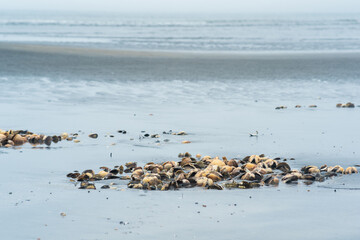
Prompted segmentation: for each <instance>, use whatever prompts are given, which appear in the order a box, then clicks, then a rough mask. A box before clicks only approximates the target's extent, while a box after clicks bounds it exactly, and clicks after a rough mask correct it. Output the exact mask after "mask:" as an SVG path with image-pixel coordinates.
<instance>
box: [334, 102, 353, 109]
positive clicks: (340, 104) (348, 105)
mask: <svg viewBox="0 0 360 240" xmlns="http://www.w3.org/2000/svg"><path fill="white" fill-rule="evenodd" d="M336 107H337V108H354V107H355V104H354V103H352V102H348V103H338V104H336Z"/></svg>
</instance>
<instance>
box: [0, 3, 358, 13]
mask: <svg viewBox="0 0 360 240" xmlns="http://www.w3.org/2000/svg"><path fill="white" fill-rule="evenodd" d="M0 9H2V10H7V9H18V10H76V11H115V12H154V13H156V12H168V13H176V12H179V13H181V12H205V13H216V12H219V13H224V12H229V13H230V12H231V13H234V12H235V13H236V12H242V13H243V12H249V13H252V12H258V13H266V12H268V13H286V12H310V13H311V12H325V13H326V12H345V13H346V12H360V0H0Z"/></svg>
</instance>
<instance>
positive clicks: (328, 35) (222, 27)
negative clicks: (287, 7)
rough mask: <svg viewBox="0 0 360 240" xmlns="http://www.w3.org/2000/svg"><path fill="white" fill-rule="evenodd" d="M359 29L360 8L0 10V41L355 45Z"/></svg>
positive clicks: (157, 46)
mask: <svg viewBox="0 0 360 240" xmlns="http://www.w3.org/2000/svg"><path fill="white" fill-rule="evenodd" d="M359 32H360V17H359V15H358V14H318V15H316V14H283V15H276V14H272V15H259V14H258V15H251V14H238V15H236V14H230V15H219V14H214V15H204V14H203V15H201V14H200V15H196V14H192V15H172V16H169V15H165V14H162V15H161V14H153V15H151V14H144V15H139V14H137V15H136V14H133V15H129V14H121V13H118V14H116V13H76V12H74V13H69V12H47V13H43V12H32V13H29V12H19V11H18V12H16V11H13V12H11V11H10V12H4V11H3V12H1V14H0V41H10V42H13V41H15V42H34V43H48V44H65V45H66V44H68V45H79V46H95V47H109V48H120V49H151V50H188V51H194V50H196V51H336V50H343V51H344V50H346V51H351V50H359V49H360V35H359Z"/></svg>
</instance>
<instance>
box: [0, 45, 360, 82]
mask: <svg viewBox="0 0 360 240" xmlns="http://www.w3.org/2000/svg"><path fill="white" fill-rule="evenodd" d="M0 54H1V55H2V59H1V60H0V71H1V72H2V77H8V76H10V77H36V78H37V77H49V78H52V79H54V78H55V79H57V78H61V79H84V80H95V81H104V80H115V81H127V80H130V81H139V80H144V81H147V80H151V81H158V80H166V81H167V80H188V81H199V80H200V81H201V80H204V81H209V80H216V81H217V80H235V81H238V80H288V79H294V80H308V79H320V80H328V79H340V80H341V79H344V78H345V79H358V78H360V73H359V71H357V69H359V68H360V53H322V54H318V53H296V54H295V53H266V54H262V53H252V54H246V53H241V54H236V53H227V54H223V53H212V52H208V53H195V52H194V53H185V52H180V53H178V52H159V51H137V50H109V49H93V48H79V47H66V46H47V45H33V44H13V43H0ZM14 63H16V64H14Z"/></svg>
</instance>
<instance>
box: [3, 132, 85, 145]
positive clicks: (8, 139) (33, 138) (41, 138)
mask: <svg viewBox="0 0 360 240" xmlns="http://www.w3.org/2000/svg"><path fill="white" fill-rule="evenodd" d="M76 137H77V133H74V134H71V135H69V134H68V133H63V134H61V135H59V136H58V135H54V136H47V135H43V134H35V133H33V132H30V131H27V130H8V131H4V130H1V129H0V147H7V148H10V147H14V146H21V145H24V144H25V143H30V144H31V145H33V146H37V145H42V144H45V145H46V146H50V145H51V143H58V142H59V141H61V140H68V141H72V140H74V139H75V140H74V141H75V142H79V140H76Z"/></svg>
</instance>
